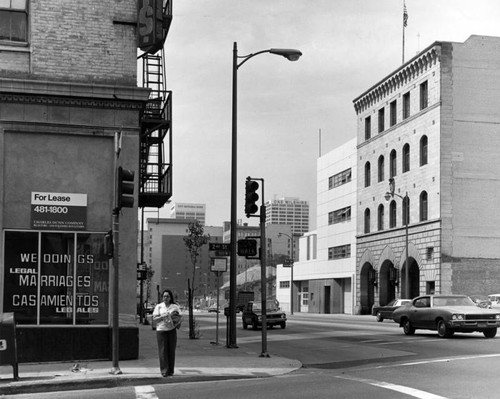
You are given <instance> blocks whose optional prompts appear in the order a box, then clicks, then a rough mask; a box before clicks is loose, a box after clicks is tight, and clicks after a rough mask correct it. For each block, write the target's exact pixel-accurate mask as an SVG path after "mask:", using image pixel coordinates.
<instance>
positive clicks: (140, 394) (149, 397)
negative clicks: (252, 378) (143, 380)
mask: <svg viewBox="0 0 500 399" xmlns="http://www.w3.org/2000/svg"><path fill="white" fill-rule="evenodd" d="M134 388H135V397H136V399H158V396H156V392H155V389H154V388H153V387H152V386H151V385H143V386H140V387H134Z"/></svg>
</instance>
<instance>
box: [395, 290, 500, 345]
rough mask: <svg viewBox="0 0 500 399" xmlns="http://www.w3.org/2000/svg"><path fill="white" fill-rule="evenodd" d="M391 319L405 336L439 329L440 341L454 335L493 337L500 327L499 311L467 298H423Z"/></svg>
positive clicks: (408, 305)
mask: <svg viewBox="0 0 500 399" xmlns="http://www.w3.org/2000/svg"><path fill="white" fill-rule="evenodd" d="M392 317H393V319H394V321H395V322H396V323H398V324H399V326H400V327H403V331H404V333H405V334H406V335H413V334H414V333H415V330H417V329H423V330H436V331H437V333H438V335H439V336H440V337H441V338H448V337H451V336H452V335H453V334H454V333H455V332H464V333H471V332H475V331H478V332H482V333H483V334H484V336H485V337H486V338H494V337H495V335H496V334H497V328H498V327H499V326H500V311H499V310H493V309H483V308H480V307H478V306H476V304H475V303H474V302H473V301H472V300H471V299H470V298H469V297H468V296H467V295H424V296H419V297H417V298H414V299H413V300H412V301H411V302H410V303H408V304H406V305H404V306H401V307H399V308H397V309H396V310H395V311H394V312H393V313H392Z"/></svg>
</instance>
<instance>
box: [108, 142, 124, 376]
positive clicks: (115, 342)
mask: <svg viewBox="0 0 500 399" xmlns="http://www.w3.org/2000/svg"><path fill="white" fill-rule="evenodd" d="M121 141H122V140H121V132H116V133H115V162H114V163H115V164H114V185H113V187H114V192H115V195H114V197H115V198H114V205H113V229H112V230H113V285H112V288H113V296H112V300H113V305H112V309H113V317H112V325H111V326H112V327H111V328H112V362H113V367H112V368H111V370H110V372H109V374H114V375H118V374H122V372H121V370H120V365H119V358H120V352H119V348H120V342H119V339H120V326H119V319H118V312H119V294H118V286H119V283H120V278H119V274H118V270H119V258H118V254H119V245H120V240H119V238H120V237H119V234H120V216H119V215H120V210H119V209H118V206H117V204H118V196H119V195H120V193H119V192H118V190H117V187H118V167H117V166H118V158H119V157H120V150H121Z"/></svg>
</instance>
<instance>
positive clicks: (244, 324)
mask: <svg viewBox="0 0 500 399" xmlns="http://www.w3.org/2000/svg"><path fill="white" fill-rule="evenodd" d="M247 328H248V324H247V323H245V320H243V330H246V329H247Z"/></svg>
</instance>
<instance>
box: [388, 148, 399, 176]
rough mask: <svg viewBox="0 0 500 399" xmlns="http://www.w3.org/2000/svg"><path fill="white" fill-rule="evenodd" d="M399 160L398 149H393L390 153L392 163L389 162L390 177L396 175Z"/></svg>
mask: <svg viewBox="0 0 500 399" xmlns="http://www.w3.org/2000/svg"><path fill="white" fill-rule="evenodd" d="M397 161H398V157H397V154H396V150H392V151H391V155H390V164H389V177H394V176H396V174H397V170H398V169H397Z"/></svg>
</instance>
